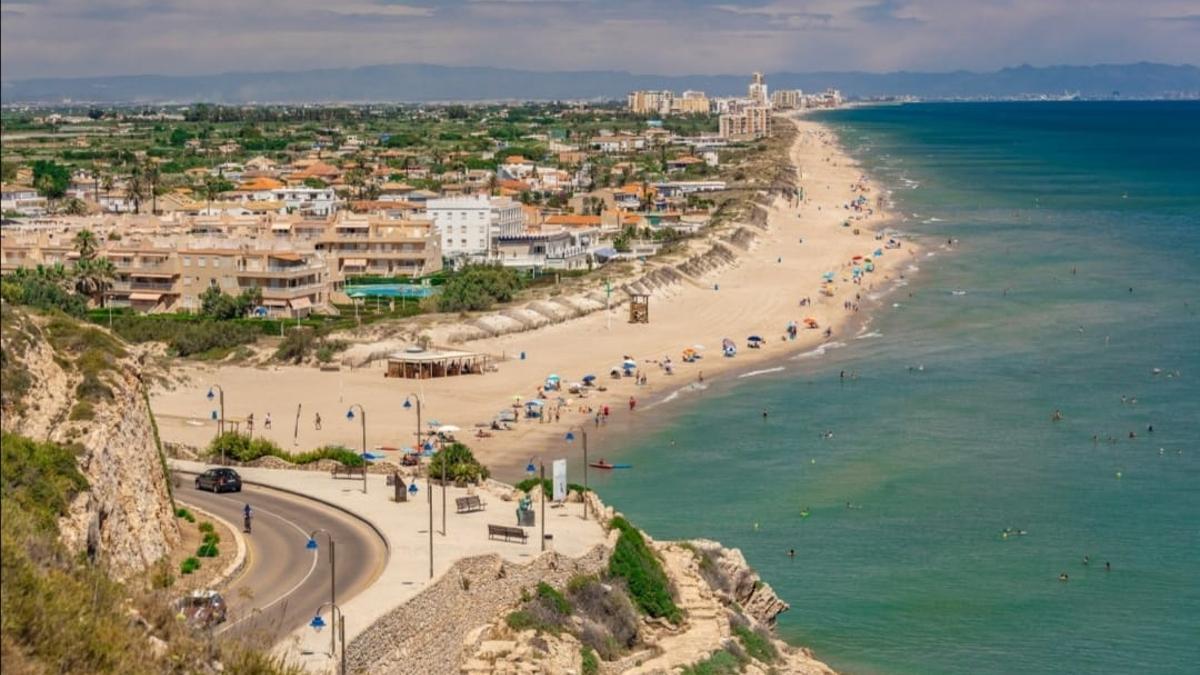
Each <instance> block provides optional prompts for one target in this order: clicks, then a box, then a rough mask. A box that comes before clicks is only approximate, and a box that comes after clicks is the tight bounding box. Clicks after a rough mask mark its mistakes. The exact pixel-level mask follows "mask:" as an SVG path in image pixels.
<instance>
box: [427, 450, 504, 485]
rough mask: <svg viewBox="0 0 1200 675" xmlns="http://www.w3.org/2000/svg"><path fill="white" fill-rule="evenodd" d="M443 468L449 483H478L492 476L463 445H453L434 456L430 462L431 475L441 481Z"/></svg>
mask: <svg viewBox="0 0 1200 675" xmlns="http://www.w3.org/2000/svg"><path fill="white" fill-rule="evenodd" d="M443 466H444V467H445V471H446V480H448V481H466V482H468V483H478V482H479V481H481V480H486V479H487V478H488V476H490V475H492V474H491V471H489V470H488V468H487V467H486V466H484V465H482V464H480V463H479V460H477V459H475V455H474V454H473V453H472V452H471V449H470V448H468V447H467V446H465V445H463V444H462V443H451V444H450V445H448V446H446V447H444V448H442V450H441V451H440V452H438V453H437V454H436V455H434V456H433V460H432V461H430V462H429V475H430V476H432V477H433V478H435V479H440V478H441V477H442V468H443Z"/></svg>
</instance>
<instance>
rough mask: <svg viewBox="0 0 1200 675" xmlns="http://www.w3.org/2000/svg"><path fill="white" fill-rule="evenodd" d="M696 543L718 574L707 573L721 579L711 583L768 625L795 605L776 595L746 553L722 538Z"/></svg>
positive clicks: (697, 541)
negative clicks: (731, 546) (720, 540)
mask: <svg viewBox="0 0 1200 675" xmlns="http://www.w3.org/2000/svg"><path fill="white" fill-rule="evenodd" d="M691 544H692V546H693V547H695V549H696V550H697V551H699V552H701V553H702V554H703V555H706V556H707V557H708V558H709V560H711V561H712V564H713V566H714V567H715V568H716V569H715V571H716V572H717V574H713V575H706V576H710V577H716V578H717V579H719V580H720V581H717V582H716V583H714V581H713V579H711V578H710V579H709V583H710V585H713V586H717V587H718V590H720V591H723V592H725V593H727V594H728V595H729V598H730V599H731V600H733V601H734V602H736V603H738V604H739V605H741V607H742V609H744V610H745V611H746V613H747V614H749V615H750V616H752V617H754V619H755V620H756V621H758V622H759V623H761V624H764V625H766V626H774V625H775V619H776V618H777V617H778V616H779V615H780V614H783V613H784V612H786V611H788V610H789V609H791V606H790V605H788V604H787V603H786V602H784V601H783V600H781V599H779V596H778V595H775V591H774V590H773V589H772V588H771V585H770V584H768V583H766V582H765V581H763V580H762V579H761V578H760V577H759V576H758V572H755V571H754V569H753V568H751V567H750V564H749V563H747V562H746V558H745V556H743V555H742V552H741V551H740V550H739V549H736V548H724V547H723V546H721V544H720V543H719V542H715V541H711V540H708V539H696V540H693V541H692V542H691Z"/></svg>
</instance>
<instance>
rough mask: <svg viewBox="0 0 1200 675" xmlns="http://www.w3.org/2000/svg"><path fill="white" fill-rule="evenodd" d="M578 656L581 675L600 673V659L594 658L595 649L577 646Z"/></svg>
mask: <svg viewBox="0 0 1200 675" xmlns="http://www.w3.org/2000/svg"><path fill="white" fill-rule="evenodd" d="M579 658H580V670H581V671H583V675H600V660H599V659H598V658H596V650H594V649H592V648H591V647H589V646H587V645H584V646H582V647H580V648H579Z"/></svg>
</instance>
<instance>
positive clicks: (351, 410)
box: [346, 403, 367, 495]
mask: <svg viewBox="0 0 1200 675" xmlns="http://www.w3.org/2000/svg"><path fill="white" fill-rule="evenodd" d="M355 408H358V412H360V413H362V419H361V421H362V457H363V494H364V495H365V494H367V410H366V408H363V407H362V404H360V403H355V404H354V405H352V406H350V408H349V409H348V410H347V411H346V421H348V422H353V421H354V409H355Z"/></svg>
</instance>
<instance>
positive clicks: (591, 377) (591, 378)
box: [583, 375, 596, 382]
mask: <svg viewBox="0 0 1200 675" xmlns="http://www.w3.org/2000/svg"><path fill="white" fill-rule="evenodd" d="M595 379H596V376H595V375H584V376H583V381H584V382H591V381H592V380H595Z"/></svg>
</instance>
